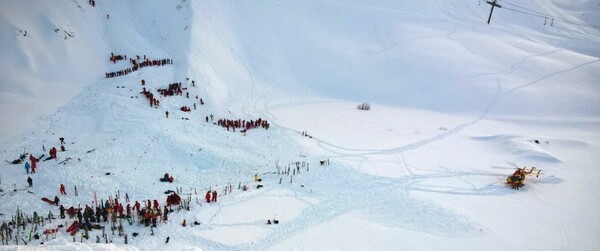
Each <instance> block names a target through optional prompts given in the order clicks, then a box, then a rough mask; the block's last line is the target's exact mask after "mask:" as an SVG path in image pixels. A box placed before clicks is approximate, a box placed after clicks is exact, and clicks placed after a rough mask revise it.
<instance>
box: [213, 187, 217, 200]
mask: <svg viewBox="0 0 600 251" xmlns="http://www.w3.org/2000/svg"><path fill="white" fill-rule="evenodd" d="M212 202H217V190H214V191H213V192H212Z"/></svg>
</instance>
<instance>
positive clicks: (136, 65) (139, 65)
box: [105, 58, 173, 78]
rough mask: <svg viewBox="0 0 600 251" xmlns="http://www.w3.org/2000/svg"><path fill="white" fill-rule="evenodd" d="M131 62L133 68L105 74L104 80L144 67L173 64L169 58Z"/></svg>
mask: <svg viewBox="0 0 600 251" xmlns="http://www.w3.org/2000/svg"><path fill="white" fill-rule="evenodd" d="M132 62H133V66H132V67H130V68H126V69H123V70H119V71H113V72H107V73H105V76H106V78H114V77H119V76H124V75H127V74H129V73H132V72H135V71H137V70H138V69H140V68H143V67H146V66H162V65H167V64H173V59H169V58H164V59H154V60H150V59H146V60H144V61H142V62H137V61H136V60H132Z"/></svg>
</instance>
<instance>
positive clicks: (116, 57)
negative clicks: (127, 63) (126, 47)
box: [110, 52, 127, 64]
mask: <svg viewBox="0 0 600 251" xmlns="http://www.w3.org/2000/svg"><path fill="white" fill-rule="evenodd" d="M125 59H127V56H126V55H115V54H114V53H112V52H111V53H110V61H112V62H113V64H116V63H117V61H119V60H125Z"/></svg>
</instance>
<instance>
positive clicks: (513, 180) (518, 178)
mask: <svg viewBox="0 0 600 251" xmlns="http://www.w3.org/2000/svg"><path fill="white" fill-rule="evenodd" d="M541 171H542V170H535V167H534V166H532V167H531V169H530V170H529V171H527V167H523V168H517V170H516V171H515V172H514V173H513V174H511V175H510V176H508V178H506V184H508V185H510V186H511V187H512V189H517V190H519V188H521V187H522V186H523V185H524V184H523V183H524V182H525V177H526V176H527V175H530V174H535V177H536V178H537V177H539V176H540V172H541Z"/></svg>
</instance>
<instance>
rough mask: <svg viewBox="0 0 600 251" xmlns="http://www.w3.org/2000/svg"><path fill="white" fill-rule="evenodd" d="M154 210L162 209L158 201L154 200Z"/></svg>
mask: <svg viewBox="0 0 600 251" xmlns="http://www.w3.org/2000/svg"><path fill="white" fill-rule="evenodd" d="M154 209H159V210H160V207H158V200H154Z"/></svg>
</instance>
